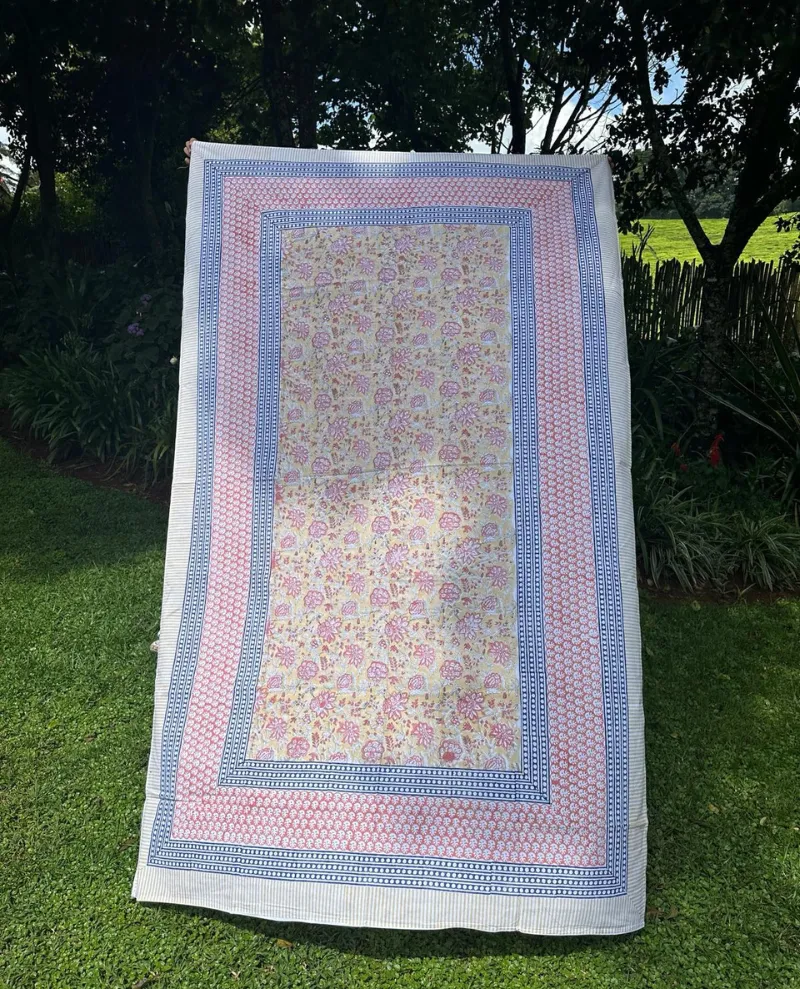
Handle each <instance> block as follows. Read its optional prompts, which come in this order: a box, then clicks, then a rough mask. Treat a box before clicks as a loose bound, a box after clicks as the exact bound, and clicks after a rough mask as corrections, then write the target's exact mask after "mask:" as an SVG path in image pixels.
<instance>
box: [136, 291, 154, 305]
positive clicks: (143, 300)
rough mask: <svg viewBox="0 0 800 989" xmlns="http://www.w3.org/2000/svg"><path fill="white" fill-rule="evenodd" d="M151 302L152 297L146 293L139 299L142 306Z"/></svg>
mask: <svg viewBox="0 0 800 989" xmlns="http://www.w3.org/2000/svg"><path fill="white" fill-rule="evenodd" d="M152 300H153V296H152V295H148V294H147V293H145V294H144V295H143V296H142V297H141V298H140V299H139V302H141V303H142V305H143V306H146V305H147V303H148V302H152Z"/></svg>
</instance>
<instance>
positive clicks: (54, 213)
mask: <svg viewBox="0 0 800 989" xmlns="http://www.w3.org/2000/svg"><path fill="white" fill-rule="evenodd" d="M64 12H65V11H64V7H63V4H61V3H58V2H54V3H53V4H50V5H46V4H44V3H43V2H42V0H9V2H8V3H6V5H5V6H4V8H3V20H2V28H0V30H2V34H1V35H0V121H2V123H4V124H5V126H6V127H7V128H8V129H9V131H10V132H11V134H12V136H13V137H14V138H16V140H17V142H18V143H19V144H20V145H21V146H22V147H24V148H25V149H26V151H25V155H26V156H27V155H28V154H30V157H31V158H32V160H33V162H34V163H35V165H36V171H37V173H38V176H39V199H40V204H41V222H42V241H43V246H44V249H45V253H46V254H47V255H48V256H50V257H54V258H56V259H60V257H61V250H60V247H61V245H60V224H59V217H58V196H57V194H56V170H57V167H58V150H57V149H58V147H59V140H58V133H57V126H56V121H57V119H58V117H59V114H58V112H57V109H56V106H55V102H56V91H57V83H56V75H57V70H58V68H59V65H60V64H62V63H63V62H64V60H65V59H66V56H67V47H68V46H67V41H66V37H65V33H64V30H63V23H64V22H63V16H64Z"/></svg>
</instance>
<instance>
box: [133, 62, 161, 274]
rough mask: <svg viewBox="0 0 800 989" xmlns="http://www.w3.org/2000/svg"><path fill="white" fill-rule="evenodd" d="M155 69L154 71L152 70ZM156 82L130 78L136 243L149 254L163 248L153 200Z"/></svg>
mask: <svg viewBox="0 0 800 989" xmlns="http://www.w3.org/2000/svg"><path fill="white" fill-rule="evenodd" d="M153 71H157V70H153ZM157 94H158V83H157V82H156V81H155V80H153V79H152V78H141V79H139V80H138V81H136V82H133V81H132V84H131V89H130V97H131V102H132V106H131V116H132V117H133V120H134V121H135V124H134V127H133V134H132V135H131V139H132V141H133V142H134V148H133V154H132V156H131V157H132V159H133V167H134V172H133V176H132V186H133V187H132V190H131V191H132V202H134V203H135V204H136V213H137V216H136V225H137V226H138V230H139V236H138V238H137V239H138V240H139V245H140V247H141V248H142V249H143V250H145V251H147V252H148V253H150V254H155V255H158V254H160V253H161V252H162V250H163V249H164V241H163V237H162V230H161V224H160V223H159V220H158V214H157V213H156V209H155V205H154V202H153V149H154V147H155V130H156V112H157V111H156V102H157Z"/></svg>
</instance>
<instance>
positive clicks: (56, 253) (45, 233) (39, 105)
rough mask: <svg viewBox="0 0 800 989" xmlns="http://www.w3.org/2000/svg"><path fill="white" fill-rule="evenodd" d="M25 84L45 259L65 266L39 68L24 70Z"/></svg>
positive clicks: (49, 130)
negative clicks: (36, 174) (37, 183)
mask: <svg viewBox="0 0 800 989" xmlns="http://www.w3.org/2000/svg"><path fill="white" fill-rule="evenodd" d="M23 72H24V75H25V77H26V78H25V79H24V82H23V86H24V91H25V95H26V97H27V103H28V106H27V108H26V109H27V118H28V147H29V148H30V150H31V154H32V156H33V159H34V161H35V162H36V171H37V173H38V176H39V203H40V208H41V217H42V246H43V249H44V256H45V258H47V259H48V260H51V261H53V260H54V261H55V262H56V263H57V264H58V265H59V266H60V265H61V263H62V260H63V258H62V254H61V224H60V221H59V216H58V194H57V192H56V156H55V146H54V141H53V130H52V119H51V114H50V101H49V94H48V93H47V91H46V89H45V82H44V79H43V77H42V72H41V69H40V67H39V66H38V65H35V64H34V65H32V64H30V63H28V64H26V65H25V68H24V69H23Z"/></svg>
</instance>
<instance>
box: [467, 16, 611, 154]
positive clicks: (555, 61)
mask: <svg viewBox="0 0 800 989" xmlns="http://www.w3.org/2000/svg"><path fill="white" fill-rule="evenodd" d="M478 5H479V7H483V8H485V9H486V10H487V13H488V15H489V16H488V18H487V20H486V28H485V30H484V32H483V34H482V39H481V40H482V43H481V51H480V54H481V61H482V65H483V71H484V72H485V74H486V76H487V79H488V80H489V81H488V83H487V85H489V86H490V87H491V86H494V87H495V88H496V93H497V97H496V99H495V101H494V105H495V106H497V107H499V108H500V109H501V112H500V113H497V114H496V116H495V118H494V119H493V120H492V121H491V123H490V129H489V132H488V133H487V134H485V137H487V138H488V140H489V143H490V146H491V147H492V149H493V150H495V151H498V150H500V149H501V145H502V134H503V131H504V130H505V128H506V124H508V127H509V129H510V139H509V141H508V147H507V150H508V151H509V152H510V153H512V154H525V152H526V151H527V150H528V149H527V136H528V132H529V130H530V129H531V125H532V122H533V120H534V119H538V120H539V121H541V122H542V123H543V125H544V133H543V136H542V139H541V140H540V142H539V147H538V148H537V151H538V152H539V153H540V154H560V153H567V152H579V151H581V150H583V149H584V148H585V147H586V146H587V144H589V145H591V143H592V135H593V134H594V133H596V131H597V130H598V125H600V124H602V123H603V122H604V119H605V117H606V114H607V113H608V112H609V110H610V108H611V106H612V104H613V103H614V95H613V93H612V92H611V89H610V86H609V81H610V67H609V65H608V63H607V62H605V61H604V59H603V44H602V42H603V40H604V38H605V37H606V36H607V35H608V33H609V31H610V29H611V26H612V23H613V17H612V12H611V11H610V10H609V9H607V8H606V7H604V6H602V5H600V6H598V5H592V4H586V3H571V2H568V3H559V2H554V0H550V2H542V3H533V2H530V0H524V2H521V0H493V2H492V3H491V4H489V5H488V6H487V5H485V4H484V3H482V2H479V4H478Z"/></svg>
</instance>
